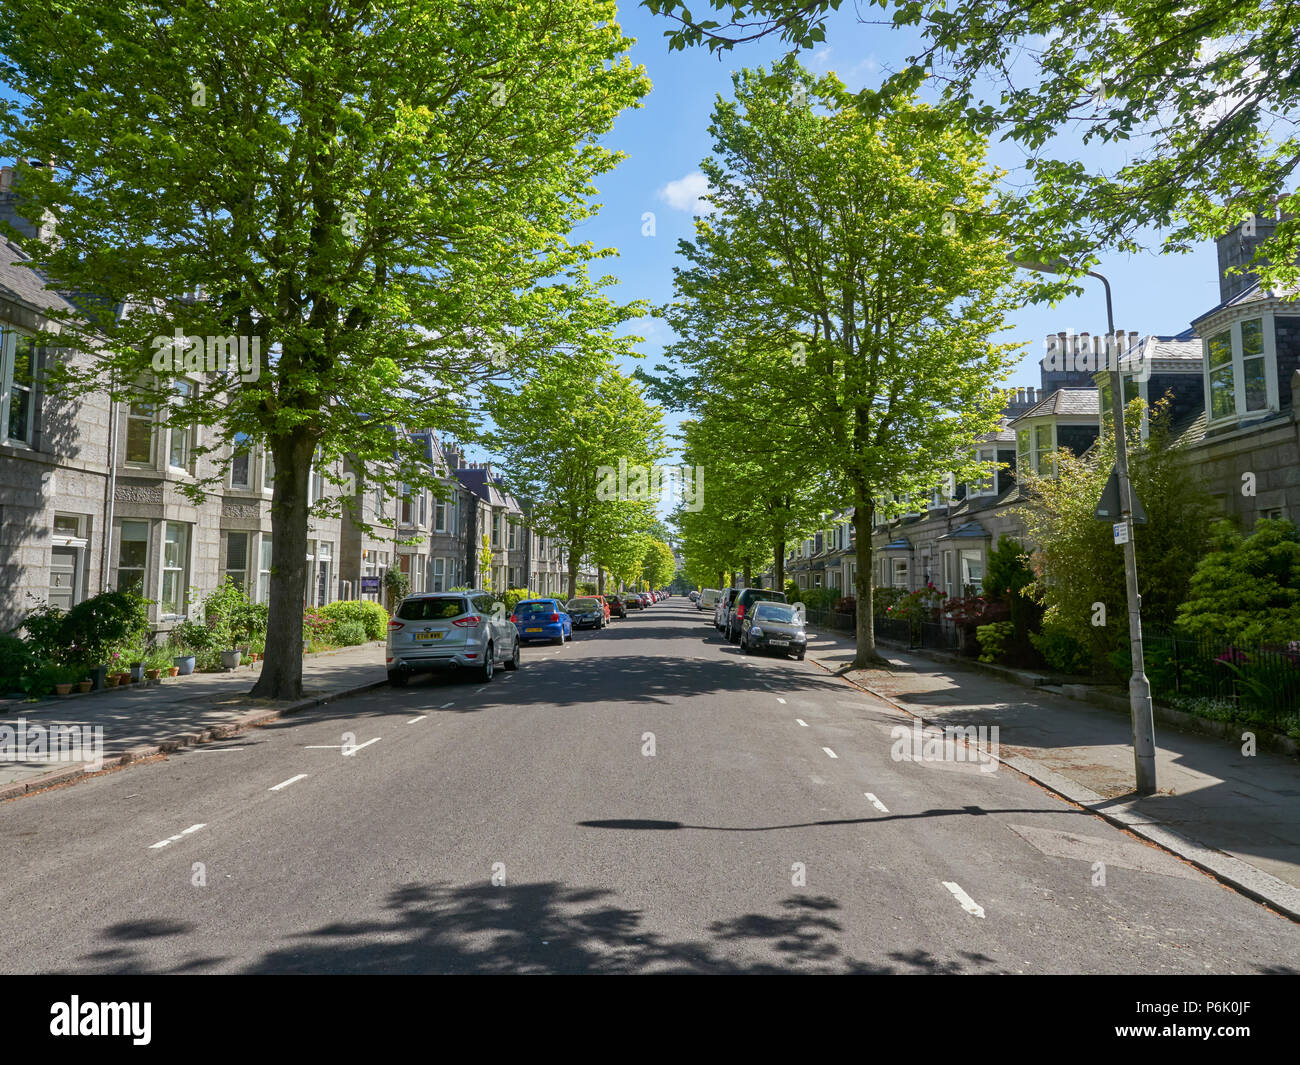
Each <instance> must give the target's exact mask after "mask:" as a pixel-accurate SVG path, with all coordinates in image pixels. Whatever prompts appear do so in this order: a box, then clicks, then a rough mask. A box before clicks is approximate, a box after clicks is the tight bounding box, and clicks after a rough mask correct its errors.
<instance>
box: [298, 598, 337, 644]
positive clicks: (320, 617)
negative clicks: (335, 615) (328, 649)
mask: <svg viewBox="0 0 1300 1065" xmlns="http://www.w3.org/2000/svg"><path fill="white" fill-rule="evenodd" d="M333 626H334V622H333V620H331V619H330V618H328V617H326V616H325V615H324V614H323V613H321V611H320V610H317V609H315V608H311V607H309V608H308V609H307V610H304V611H303V613H302V638H303V640H304V641H305V642H306V643H308V644H319V643H323V642H325V641H326V640H328V639H329V638H330V631H331V629H332V628H333Z"/></svg>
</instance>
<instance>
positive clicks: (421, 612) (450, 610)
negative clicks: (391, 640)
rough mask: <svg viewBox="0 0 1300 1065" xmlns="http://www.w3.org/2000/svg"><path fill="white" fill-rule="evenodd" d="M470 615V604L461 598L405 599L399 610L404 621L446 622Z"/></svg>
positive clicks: (398, 613)
mask: <svg viewBox="0 0 1300 1065" xmlns="http://www.w3.org/2000/svg"><path fill="white" fill-rule="evenodd" d="M468 613H469V604H468V603H467V602H465V600H464V599H461V598H460V597H459V596H454V597H451V598H448V599H405V600H403V601H402V605H401V606H399V607H398V608H397V616H398V617H399V618H401V619H402V620H403V621H446V620H448V619H449V618H458V617H460V616H461V615H462V614H468Z"/></svg>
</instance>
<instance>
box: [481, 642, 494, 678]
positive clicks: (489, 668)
mask: <svg viewBox="0 0 1300 1065" xmlns="http://www.w3.org/2000/svg"><path fill="white" fill-rule="evenodd" d="M496 666H497V649H496V648H495V647H493V646H492V645H491V644H488V645H487V651H485V652H484V654H483V665H482V668H481V670H480V677H479V679H480V680H481V681H483V683H484V684H486V683H487V682H488V681H490V680H491V679H492V675H493V673H495V672H496Z"/></svg>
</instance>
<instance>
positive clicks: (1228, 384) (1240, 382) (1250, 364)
mask: <svg viewBox="0 0 1300 1065" xmlns="http://www.w3.org/2000/svg"><path fill="white" fill-rule="evenodd" d="M1275 366H1276V353H1275V346H1274V341H1273V318H1272V316H1271V315H1266V316H1264V317H1261V318H1248V319H1245V320H1243V321H1239V322H1233V323H1232V324H1231V325H1229V326H1228V327H1227V328H1225V329H1221V330H1219V331H1218V332H1216V333H1213V334H1211V335H1210V336H1209V337H1207V338H1206V341H1205V393H1206V396H1207V401H1206V408H1207V416H1208V420H1209V421H1210V422H1215V421H1221V420H1227V419H1229V418H1240V417H1244V416H1245V415H1248V414H1253V413H1256V412H1263V411H1267V410H1276V409H1278V395H1277V384H1276V381H1275V376H1276V375H1275V373H1273V372H1271V370H1272V368H1273V367H1275Z"/></svg>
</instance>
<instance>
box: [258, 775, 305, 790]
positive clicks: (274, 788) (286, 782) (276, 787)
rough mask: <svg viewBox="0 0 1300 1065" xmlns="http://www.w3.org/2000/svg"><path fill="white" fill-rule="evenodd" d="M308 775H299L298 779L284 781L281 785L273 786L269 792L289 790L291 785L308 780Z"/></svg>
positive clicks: (291, 778)
mask: <svg viewBox="0 0 1300 1065" xmlns="http://www.w3.org/2000/svg"><path fill="white" fill-rule="evenodd" d="M306 779H307V774H306V773H299V774H298V775H297V776H296V777H290V778H289V779H288V780H282V781H280V783H279V784H273V785H272V786H271V787H269V788H267V789H266V790H267V791H279V790H280V789H281V788H287V787H288V786H289V785H290V784H297V783H298V781H300V780H306Z"/></svg>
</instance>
